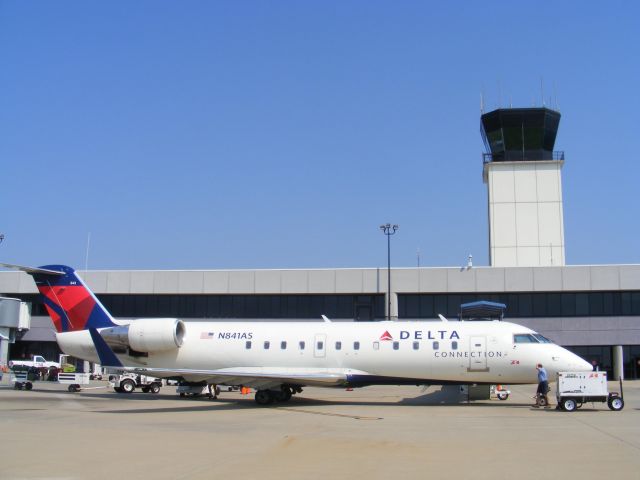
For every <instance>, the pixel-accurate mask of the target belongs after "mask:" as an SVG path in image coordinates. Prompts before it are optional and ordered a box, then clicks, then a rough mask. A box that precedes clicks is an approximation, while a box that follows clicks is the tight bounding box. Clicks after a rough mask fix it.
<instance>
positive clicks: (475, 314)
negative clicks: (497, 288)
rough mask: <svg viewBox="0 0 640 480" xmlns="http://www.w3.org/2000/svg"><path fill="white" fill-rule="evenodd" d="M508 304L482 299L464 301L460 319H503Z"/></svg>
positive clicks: (461, 306)
mask: <svg viewBox="0 0 640 480" xmlns="http://www.w3.org/2000/svg"><path fill="white" fill-rule="evenodd" d="M506 309H507V306H506V305H505V304H504V303H497V302H488V301H486V300H480V301H478V302H470V303H463V304H462V305H460V314H459V315H458V318H459V319H460V321H465V320H467V321H470V320H473V321H488V320H502V319H503V318H504V312H505V310H506Z"/></svg>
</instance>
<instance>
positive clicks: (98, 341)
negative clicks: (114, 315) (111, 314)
mask: <svg viewBox="0 0 640 480" xmlns="http://www.w3.org/2000/svg"><path fill="white" fill-rule="evenodd" d="M89 334H90V335H91V340H93V345H94V346H95V347H96V352H98V357H99V358H100V365H102V366H103V367H122V366H123V365H122V362H121V361H120V360H118V357H116V354H115V353H113V350H111V348H109V345H107V342H105V341H104V338H102V337H101V336H100V334H99V333H98V331H97V330H96V329H95V328H90V329H89Z"/></svg>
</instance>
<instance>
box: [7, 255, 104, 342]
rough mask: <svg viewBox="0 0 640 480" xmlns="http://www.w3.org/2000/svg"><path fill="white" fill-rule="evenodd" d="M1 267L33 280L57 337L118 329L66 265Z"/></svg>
mask: <svg viewBox="0 0 640 480" xmlns="http://www.w3.org/2000/svg"><path fill="white" fill-rule="evenodd" d="M0 265H2V266H4V267H7V268H13V269H17V270H22V271H23V272H26V273H28V274H29V275H31V276H32V277H33V280H34V281H35V282H36V286H37V287H38V291H39V292H40V293H41V294H42V302H43V303H44V306H45V308H46V309H47V313H49V316H50V317H51V320H53V324H54V326H55V327H56V331H57V332H58V333H60V332H72V331H76V330H87V329H90V328H94V329H95V328H104V327H113V326H115V325H116V323H115V322H114V321H113V317H112V316H111V314H109V312H108V311H107V309H106V308H104V306H103V305H102V304H101V303H100V300H98V298H97V297H96V296H95V295H94V294H93V292H92V291H91V290H89V288H88V287H87V286H86V285H85V284H84V282H83V281H82V279H81V278H80V277H79V276H78V275H77V274H76V272H75V270H74V269H73V268H71V267H67V266H65V265H46V266H44V267H37V268H35V267H23V266H20V265H9V264H0Z"/></svg>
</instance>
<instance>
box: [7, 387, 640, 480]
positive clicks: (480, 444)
mask: <svg viewBox="0 0 640 480" xmlns="http://www.w3.org/2000/svg"><path fill="white" fill-rule="evenodd" d="M105 385H106V382H92V385H91V386H92V387H96V386H105ZM551 387H552V389H553V388H554V387H555V384H552V385H551ZM624 388H625V390H624V395H625V408H624V410H622V411H620V412H613V411H610V410H609V409H608V408H607V406H606V404H601V403H597V404H593V405H592V404H585V405H584V406H583V407H582V408H581V409H580V410H578V411H575V412H572V413H567V412H562V411H556V410H555V409H553V408H550V409H537V408H533V407H532V406H531V404H532V403H533V400H532V399H531V396H532V395H533V392H534V391H535V386H534V385H527V386H517V387H511V390H512V395H511V397H510V398H509V399H508V400H506V401H499V400H487V401H476V402H471V403H470V404H446V403H441V401H440V400H439V398H440V396H439V394H438V392H437V390H438V389H439V387H430V388H429V389H428V390H426V391H423V389H422V388H421V387H404V386H403V387H392V386H389V387H387V386H385V387H367V388H362V389H357V390H354V391H345V390H342V389H341V390H332V389H320V388H305V390H304V392H303V393H302V394H301V395H297V396H294V397H293V399H292V400H291V401H290V402H288V403H285V404H275V405H274V406H271V407H260V406H258V405H256V404H255V402H254V401H253V395H249V396H242V395H240V393H238V392H232V393H225V392H223V393H222V394H221V395H220V397H219V399H218V400H208V399H206V397H203V398H179V397H178V396H177V395H176V394H175V387H163V389H162V392H161V393H160V394H158V395H152V394H145V393H137V392H136V393H133V394H117V393H114V392H113V391H112V390H110V389H107V388H102V389H94V390H85V391H82V392H79V393H70V392H67V391H66V386H64V385H58V384H51V383H48V382H38V383H35V384H34V389H33V390H32V391H17V390H13V389H12V387H11V386H9V385H8V382H7V376H6V375H5V380H4V381H3V382H2V385H0V428H1V430H0V432H1V435H2V441H1V442H0V445H2V448H1V449H0V458H1V460H0V478H2V479H87V478H89V479H103V478H105V479H106V478H110V479H111V478H127V479H139V478H146V479H211V478H221V477H222V478H240V479H245V478H246V479H260V480H266V479H280V480H281V479H289V478H292V479H293V478H295V479H298V478H305V479H306V478H309V479H332V480H333V479H342V478H351V479H354V478H356V479H359V478H371V479H381V478H390V477H391V478H402V479H410V478H411V479H412V478H447V479H450V478H456V479H460V478H462V479H466V478H473V479H474V480H477V479H529V478H531V479H534V478H535V479H547V478H549V479H550V478H568V479H574V478H575V479H596V478H597V479H602V478H616V479H634V480H638V479H640V382H638V381H633V382H626V383H625V384H624ZM610 389H611V390H614V391H616V390H618V389H619V388H618V385H617V383H615V382H611V384H610ZM553 403H554V404H555V402H553Z"/></svg>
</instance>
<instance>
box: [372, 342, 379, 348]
mask: <svg viewBox="0 0 640 480" xmlns="http://www.w3.org/2000/svg"><path fill="white" fill-rule="evenodd" d="M373 349H374V350H379V349H380V342H373Z"/></svg>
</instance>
